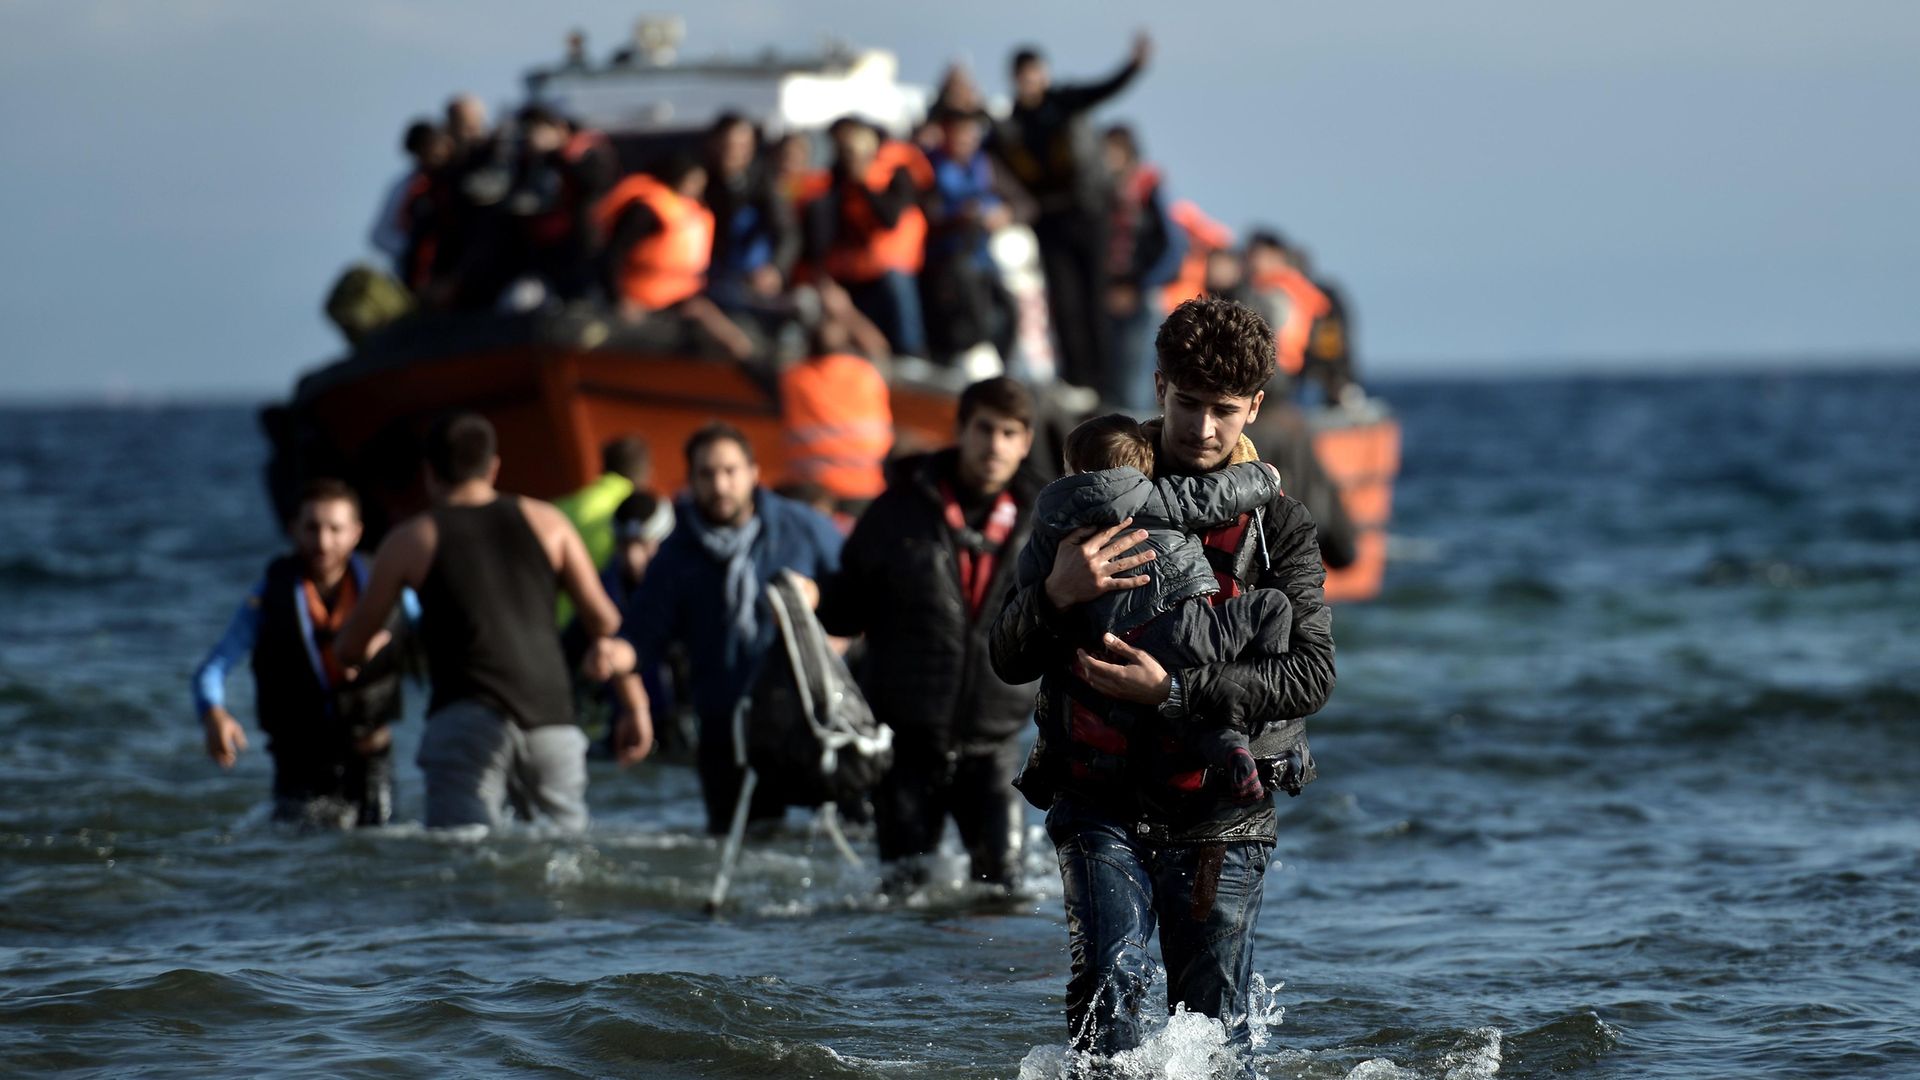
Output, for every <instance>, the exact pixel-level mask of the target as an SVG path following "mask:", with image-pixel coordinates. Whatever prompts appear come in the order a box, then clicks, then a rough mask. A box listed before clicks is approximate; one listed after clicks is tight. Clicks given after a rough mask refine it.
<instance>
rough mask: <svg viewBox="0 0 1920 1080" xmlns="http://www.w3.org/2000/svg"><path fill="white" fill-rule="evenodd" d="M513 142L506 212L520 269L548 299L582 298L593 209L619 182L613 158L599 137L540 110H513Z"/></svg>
mask: <svg viewBox="0 0 1920 1080" xmlns="http://www.w3.org/2000/svg"><path fill="white" fill-rule="evenodd" d="M520 138H521V141H522V146H521V158H520V162H519V168H518V172H519V176H518V177H517V178H516V179H515V182H514V188H515V205H514V209H515V212H516V213H517V214H519V217H520V228H521V231H522V246H524V249H525V252H526V255H525V258H526V261H527V267H526V269H527V270H529V271H530V272H531V273H532V275H533V276H534V277H536V278H538V279H539V281H540V283H541V284H542V285H543V286H544V287H545V290H546V294H547V296H548V297H549V298H551V299H554V300H558V301H561V302H568V301H578V300H584V299H586V298H587V297H588V296H589V295H590V294H592V293H593V292H594V291H595V290H596V289H597V287H598V273H597V269H598V268H597V266H596V265H595V255H596V253H597V252H598V250H599V247H600V230H599V229H598V228H596V227H595V221H594V210H595V209H596V208H597V207H598V206H599V205H600V200H601V198H602V197H604V196H605V195H606V193H607V192H608V191H609V190H611V189H612V188H613V185H614V182H615V181H616V180H618V179H619V177H620V160H619V158H618V156H617V155H616V154H615V153H614V149H613V144H612V143H610V142H608V141H607V137H606V136H605V135H603V134H601V133H600V132H598V131H595V130H593V129H592V128H585V127H581V126H579V125H577V124H574V123H573V122H572V121H570V120H568V119H567V118H565V117H563V116H561V115H560V114H559V113H556V112H554V111H553V110H552V109H549V108H547V107H546V106H544V105H528V106H526V107H525V108H523V109H521V110H520ZM522 201H524V202H525V203H526V204H527V205H525V206H523V205H521V203H522Z"/></svg>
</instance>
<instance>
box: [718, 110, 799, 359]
mask: <svg viewBox="0 0 1920 1080" xmlns="http://www.w3.org/2000/svg"><path fill="white" fill-rule="evenodd" d="M759 148H760V135H759V132H757V131H756V130H754V126H753V123H752V122H751V121H749V120H748V119H747V118H746V117H745V116H742V115H741V114H739V113H736V112H729V113H725V114H723V115H722V116H721V117H720V118H719V119H718V120H715V121H714V123H713V127H712V128H711V129H709V130H708V133H707V145H706V155H707V158H706V161H707V191H706V201H707V206H708V208H709V209H711V210H712V211H713V257H712V261H711V262H710V264H709V265H708V268H707V295H708V296H709V297H711V298H712V300H713V302H714V303H716V304H718V305H720V308H721V310H723V311H727V312H730V313H744V314H746V315H748V316H751V317H753V318H755V319H757V320H759V321H760V322H762V323H763V324H770V323H772V322H774V321H776V320H778V319H780V318H783V317H785V315H786V314H787V313H788V311H789V309H790V305H789V304H787V303H785V302H784V300H783V296H784V294H785V292H786V289H787V285H788V283H789V282H790V281H791V280H792V277H793V265H794V263H795V262H796V261H797V260H798V259H799V258H800V225H799V222H798V221H797V220H796V219H795V217H794V213H793V204H792V203H791V202H790V201H788V200H787V199H786V198H784V197H782V195H781V194H780V193H779V191H778V190H776V188H775V186H774V183H773V180H772V177H771V176H770V175H769V172H768V169H767V167H766V166H765V165H763V164H762V163H761V162H760V161H759V155H758V151H759Z"/></svg>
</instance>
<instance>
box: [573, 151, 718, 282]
mask: <svg viewBox="0 0 1920 1080" xmlns="http://www.w3.org/2000/svg"><path fill="white" fill-rule="evenodd" d="M634 203H641V204H644V205H645V206H646V207H647V209H649V210H652V211H653V213H654V216H655V217H658V218H659V219H660V230H659V231H658V232H655V233H652V234H650V235H648V236H645V237H642V238H641V239H640V240H639V241H638V242H636V243H635V244H634V245H633V247H632V248H631V249H630V250H628V251H627V253H626V256H625V260H624V264H623V265H622V267H621V271H620V294H621V295H622V296H624V297H625V298H626V299H628V300H632V301H633V302H634V303H636V304H639V305H640V306H641V307H643V308H646V309H647V310H649V311H658V310H660V309H661V308H666V307H672V306H673V305H674V304H677V303H679V302H680V301H682V300H685V299H687V298H688V297H690V296H694V295H696V294H697V293H699V292H700V290H701V289H702V288H703V287H705V285H706V282H707V263H708V261H709V260H710V259H712V257H713V211H711V210H708V209H707V208H706V207H705V206H703V205H701V204H700V203H699V202H698V201H697V200H694V199H689V198H687V197H686V196H685V195H682V194H680V193H679V192H677V191H675V190H673V189H672V188H670V187H668V186H667V185H665V184H663V183H661V182H660V181H659V180H657V179H655V178H654V177H652V176H649V175H647V174H646V173H635V174H634V175H632V176H629V177H627V178H626V179H624V180H622V181H620V183H618V184H616V185H614V188H613V190H612V191H610V192H608V193H607V197H606V198H605V199H602V200H601V201H600V207H599V209H598V210H597V211H596V212H595V220H596V223H597V224H598V226H599V228H600V231H601V234H602V235H603V236H609V237H610V236H611V235H612V233H613V229H614V225H615V224H616V223H617V222H618V221H619V220H620V215H621V214H622V213H623V212H625V211H626V209H627V207H629V206H631V205H633V204H634Z"/></svg>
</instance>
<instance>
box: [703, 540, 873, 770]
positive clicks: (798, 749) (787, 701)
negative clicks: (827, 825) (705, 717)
mask: <svg viewBox="0 0 1920 1080" xmlns="http://www.w3.org/2000/svg"><path fill="white" fill-rule="evenodd" d="M796 581H797V576H796V575H795V574H794V573H793V572H792V571H790V570H783V571H781V572H780V574H779V575H777V576H776V577H775V578H774V579H773V581H771V582H769V583H768V585H767V607H768V608H769V609H771V610H772V612H773V617H774V623H775V627H776V630H777V631H778V633H777V634H776V639H775V643H774V646H773V648H772V649H770V650H768V652H767V656H766V659H765V660H764V661H762V663H761V665H760V674H759V676H758V677H757V678H756V680H755V682H754V687H753V696H752V698H751V700H750V704H749V705H748V707H747V708H746V709H744V710H742V711H741V712H740V713H737V714H735V715H736V717H737V718H738V719H736V722H735V728H734V747H735V751H736V753H737V752H739V751H740V750H741V748H744V749H745V755H744V756H745V758H746V764H747V766H748V767H749V768H751V769H753V770H754V772H755V773H756V774H758V776H759V783H760V784H761V785H762V786H764V787H766V788H768V789H770V790H771V791H772V792H773V793H775V794H777V795H778V796H779V798H780V800H781V802H782V803H784V804H785V805H787V806H823V805H826V804H829V803H843V802H847V801H849V800H851V799H857V798H858V797H860V796H862V795H865V794H867V793H869V792H871V791H872V790H873V789H874V788H875V787H876V786H877V785H878V784H879V783H880V777H881V775H882V774H883V773H885V772H886V771H887V768H888V767H889V766H890V765H892V764H893V729H892V728H889V727H887V726H886V725H885V724H882V723H880V722H879V721H878V720H876V719H874V716H873V709H872V708H870V707H869V706H868V705H867V699H866V698H865V697H863V696H862V695H861V693H860V688H859V686H858V685H857V684H856V683H855V682H854V679H853V675H852V673H851V672H849V671H848V670H847V665H846V661H844V660H842V659H841V658H840V657H839V656H838V655H836V654H835V653H834V651H833V650H832V649H831V648H830V647H829V646H828V645H827V633H826V631H825V630H823V629H822V628H821V626H820V621H819V620H818V619H816V618H814V615H813V610H812V608H811V607H810V606H809V605H808V604H807V601H806V598H805V597H804V596H803V595H802V594H801V592H800V588H799V586H798V585H797V584H796ZM743 729H744V730H743Z"/></svg>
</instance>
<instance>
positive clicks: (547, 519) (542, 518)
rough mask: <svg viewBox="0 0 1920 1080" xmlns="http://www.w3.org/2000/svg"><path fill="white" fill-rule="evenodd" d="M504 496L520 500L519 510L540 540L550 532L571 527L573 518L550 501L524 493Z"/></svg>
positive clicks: (545, 537)
mask: <svg viewBox="0 0 1920 1080" xmlns="http://www.w3.org/2000/svg"><path fill="white" fill-rule="evenodd" d="M506 497H507V498H512V499H518V500H520V512H521V513H522V514H524V515H525V516H526V519H527V524H529V525H531V526H533V530H534V532H536V533H538V534H539V535H540V538H541V539H542V540H545V539H548V538H549V536H550V535H551V534H554V533H557V532H560V531H562V530H571V529H572V528H573V520H572V519H571V518H569V517H567V515H566V514H565V512H563V511H562V510H561V509H560V508H559V507H557V506H555V505H553V504H552V503H550V502H547V501H545V500H543V499H535V498H531V497H529V496H526V495H510V496H506Z"/></svg>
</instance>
